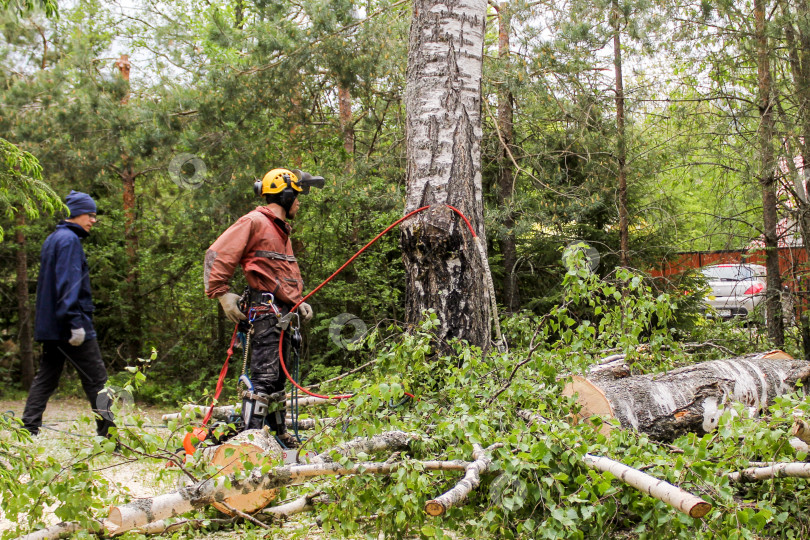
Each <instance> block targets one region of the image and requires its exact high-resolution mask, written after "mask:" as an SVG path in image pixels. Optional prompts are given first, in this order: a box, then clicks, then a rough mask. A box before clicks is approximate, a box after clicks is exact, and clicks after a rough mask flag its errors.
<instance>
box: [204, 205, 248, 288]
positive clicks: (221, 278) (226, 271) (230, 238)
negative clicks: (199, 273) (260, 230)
mask: <svg viewBox="0 0 810 540" xmlns="http://www.w3.org/2000/svg"><path fill="white" fill-rule="evenodd" d="M252 227H253V220H252V219H251V218H250V217H249V216H242V218H240V219H239V221H237V222H236V223H234V224H233V225H231V226H230V227H228V229H227V230H226V231H225V232H224V233H222V234H221V235H220V237H219V238H217V240H216V242H214V243H213V244H211V247H209V248H208V251H206V252H205V269H204V273H203V279H204V281H205V294H206V296H208V298H218V297H220V296H222V295H223V294H225V293H226V292H228V291H229V290H230V285H229V284H228V282H229V281H230V280H231V277H233V273H234V271H235V270H236V267H237V266H238V265H239V261H241V260H242V254H243V253H244V252H245V248H246V247H247V243H248V240H249V239H250V231H251V228H252Z"/></svg>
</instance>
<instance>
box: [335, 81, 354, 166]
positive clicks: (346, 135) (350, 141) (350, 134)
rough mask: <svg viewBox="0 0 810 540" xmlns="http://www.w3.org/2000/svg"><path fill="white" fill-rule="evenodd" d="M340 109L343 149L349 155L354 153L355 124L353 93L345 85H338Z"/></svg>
mask: <svg viewBox="0 0 810 540" xmlns="http://www.w3.org/2000/svg"><path fill="white" fill-rule="evenodd" d="M338 109H339V111H340V130H341V132H342V133H343V149H344V150H346V153H347V154H349V155H353V154H354V124H352V94H351V91H350V90H349V89H348V88H347V87H346V86H344V85H342V84H341V85H338Z"/></svg>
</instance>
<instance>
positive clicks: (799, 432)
mask: <svg viewBox="0 0 810 540" xmlns="http://www.w3.org/2000/svg"><path fill="white" fill-rule="evenodd" d="M790 433H791V435H793V436H795V437H797V438H798V439H799V440H801V441H802V442H804V443H807V444H810V424H808V423H807V421H805V420H804V419H803V418H795V419H794V420H793V425H792V426H791V428H790Z"/></svg>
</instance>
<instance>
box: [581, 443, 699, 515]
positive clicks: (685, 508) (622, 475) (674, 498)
mask: <svg viewBox="0 0 810 540" xmlns="http://www.w3.org/2000/svg"><path fill="white" fill-rule="evenodd" d="M584 461H585V464H586V465H587V466H588V467H590V468H592V469H596V470H598V471H602V472H609V473H610V474H612V475H613V476H615V477H616V478H618V479H619V480H621V481H622V482H624V483H625V484H627V485H629V486H632V487H634V488H636V489H637V490H639V491H641V492H643V493H646V494H647V495H649V496H650V497H654V498H656V499H658V500H659V501H664V502H665V503H667V504H668V505H670V506H671V507H673V508H675V509H677V510H680V511H681V512H683V513H684V514H686V515H687V516H689V517H693V518H702V517H703V516H705V515H706V514H707V513H708V512H709V510H711V509H712V505H711V504H709V503H707V502H706V501H704V500H703V499H701V498H700V497H697V496H695V495H692V494H691V493H688V492H686V491H684V490H682V489H681V488H679V487H677V486H673V485H672V484H670V483H668V482H665V481H664V480H659V479H658V478H655V477H653V476H650V475H649V474H647V473H644V472H641V471H639V470H638V469H633V468H632V467H628V466H627V465H625V464H623V463H619V462H618V461H613V460H612V459H608V458H606V457H600V456H592V455H590V454H585V458H584Z"/></svg>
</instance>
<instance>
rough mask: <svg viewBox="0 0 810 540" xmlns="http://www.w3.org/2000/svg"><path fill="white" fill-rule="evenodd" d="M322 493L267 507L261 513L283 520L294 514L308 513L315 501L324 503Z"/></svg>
mask: <svg viewBox="0 0 810 540" xmlns="http://www.w3.org/2000/svg"><path fill="white" fill-rule="evenodd" d="M322 493H323V492H321V491H316V492H314V493H309V494H307V495H304V496H302V497H299V498H297V499H295V500H294V501H290V502H288V503H285V504H280V505H278V506H268V507H267V508H265V509H264V510H262V513H264V514H268V515H271V516H273V517H274V518H278V519H284V518H288V517H290V516H292V515H294V514H300V513H301V512H309V511H310V510H313V509H314V508H315V505H314V503H315V500H316V499H318V498H320V501H326V499H325V498H322V497H321V495H322Z"/></svg>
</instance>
